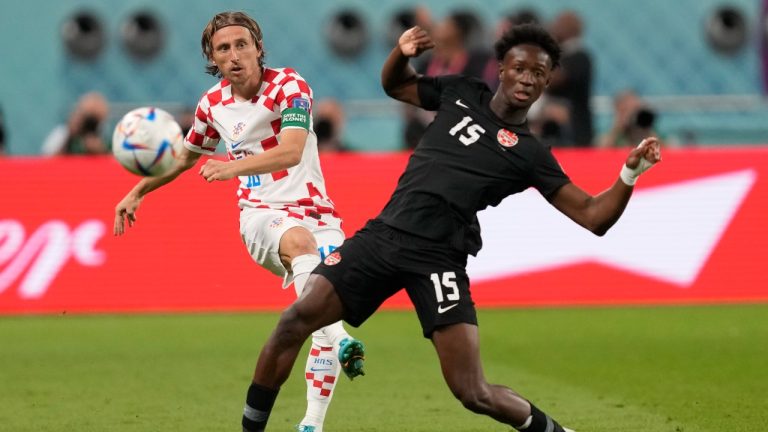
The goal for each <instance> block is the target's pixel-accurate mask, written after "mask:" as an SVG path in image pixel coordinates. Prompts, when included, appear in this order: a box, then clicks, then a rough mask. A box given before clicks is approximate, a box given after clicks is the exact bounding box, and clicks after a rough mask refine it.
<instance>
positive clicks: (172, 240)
mask: <svg viewBox="0 0 768 432" xmlns="http://www.w3.org/2000/svg"><path fill="white" fill-rule="evenodd" d="M556 154H557V157H558V159H559V160H560V162H561V164H562V165H563V167H564V169H565V170H566V171H567V172H568V174H569V175H570V176H571V178H572V179H573V180H574V182H575V183H576V184H578V185H579V186H581V187H582V188H584V189H585V190H587V191H588V192H590V193H598V192H600V191H601V190H602V189H604V188H606V187H608V186H609V185H610V184H611V182H613V181H614V180H615V179H616V178H617V174H618V171H619V168H620V166H621V163H622V162H623V159H624V157H625V155H626V153H625V151H623V150H615V151H614V150H611V151H595V150H592V151H590V150H582V151H578V150H560V151H557V152H556ZM407 157H408V155H407V154H334V155H324V156H323V159H322V165H323V169H324V172H325V175H326V180H327V187H328V191H329V193H330V195H331V197H332V198H333V199H334V201H335V202H336V204H337V207H338V210H339V211H340V213H341V214H342V216H343V217H344V221H345V222H344V229H345V231H346V232H347V235H351V234H352V233H353V232H354V231H355V230H356V229H358V228H359V227H361V226H362V225H363V223H364V222H365V221H366V220H367V219H368V218H371V217H373V216H375V215H376V214H377V213H378V211H379V210H380V209H381V207H382V206H383V205H384V203H385V202H386V200H387V198H388V197H389V195H390V193H391V192H392V190H393V189H394V186H395V184H396V182H397V178H398V177H399V175H400V173H401V172H402V169H403V168H404V166H405V164H406V162H407ZM767 176H768V149H761V148H751V149H747V148H739V149H666V150H665V153H664V161H663V162H662V163H661V164H660V165H659V166H658V167H655V168H653V169H652V170H651V171H649V172H648V173H647V174H645V175H643V177H642V178H641V179H640V181H639V182H638V185H637V187H636V190H635V195H634V196H633V198H632V201H631V202H630V205H629V206H628V208H627V210H626V211H625V213H624V215H623V217H622V219H621V220H620V221H619V222H618V223H617V224H616V226H615V227H614V228H613V229H612V230H611V231H610V232H609V233H608V234H607V235H606V236H604V237H595V236H593V235H592V234H590V233H588V232H586V231H585V230H583V229H581V228H580V227H578V226H576V225H575V224H573V223H572V222H571V221H569V220H567V219H566V218H565V217H564V216H562V215H560V214H559V213H558V212H557V211H556V210H555V209H554V208H552V207H551V206H549V205H548V204H547V203H546V201H544V200H543V199H542V198H541V197H540V196H539V195H538V194H537V193H536V192H535V191H531V190H529V191H526V192H524V193H523V194H519V195H517V196H514V197H510V198H508V199H507V200H505V201H504V202H502V204H501V205H500V206H498V207H496V208H492V209H488V210H486V211H484V212H482V213H481V214H480V221H481V225H482V228H483V241H484V244H485V245H484V248H483V250H481V251H480V253H479V254H478V257H477V258H474V259H471V260H470V263H469V267H468V270H469V273H470V277H471V278H472V281H473V285H472V294H473V298H474V299H475V301H476V303H477V304H478V305H479V306H519V305H572V304H632V303H704V302H751V301H766V300H768V276H766V273H765V272H764V271H763V263H764V262H766V261H767V260H768V252H766V247H765V246H764V245H765V244H768V226H766V224H765V223H764V221H765V216H764V215H765V214H766V212H768V180H766V177H767ZM0 181H1V182H2V186H1V187H0V313H4V314H18V313H62V312H112V311H121V312H122V311H205V310H257V309H270V310H279V309H282V308H283V307H285V306H286V305H288V304H289V303H290V302H291V301H292V299H293V291H292V290H290V289H289V290H282V289H280V280H279V279H278V278H277V277H275V276H273V275H271V274H270V273H268V272H267V271H265V270H263V269H261V268H260V267H258V266H257V265H256V264H255V263H253V262H252V261H251V258H250V257H249V256H248V254H247V252H246V250H245V248H244V247H243V245H242V243H241V240H240V237H239V234H238V226H237V223H238V208H237V206H236V195H235V193H236V185H235V183H234V182H218V183H213V184H208V183H206V182H205V181H203V180H202V179H201V178H200V177H199V176H197V175H196V173H195V171H194V170H193V171H190V172H189V173H186V174H185V175H183V176H182V177H180V178H179V179H178V180H177V181H175V182H173V183H171V184H169V185H167V186H165V187H163V188H161V189H160V190H158V191H155V192H153V193H151V194H150V195H149V196H147V197H146V198H145V200H144V202H143V203H142V207H141V208H140V209H139V212H138V213H137V216H138V220H137V223H136V225H135V226H134V227H133V228H130V229H129V230H128V233H127V234H126V235H124V236H122V237H119V238H117V237H114V236H112V224H113V219H114V206H115V204H116V203H117V202H118V200H119V199H120V198H121V197H122V196H123V195H124V194H125V193H126V192H127V191H128V190H129V189H130V188H131V187H132V186H133V185H134V184H135V182H136V181H137V177H135V176H133V175H132V174H129V173H128V172H127V171H125V170H123V169H122V168H121V167H120V166H119V165H118V164H117V163H116V162H115V161H113V160H112V159H111V158H110V157H97V158H79V157H71V158H53V159H42V158H6V159H0ZM408 304H409V303H408V299H407V297H406V296H404V295H398V296H396V297H394V298H393V299H391V300H390V301H389V302H388V303H387V306H388V307H404V306H407V305H408Z"/></svg>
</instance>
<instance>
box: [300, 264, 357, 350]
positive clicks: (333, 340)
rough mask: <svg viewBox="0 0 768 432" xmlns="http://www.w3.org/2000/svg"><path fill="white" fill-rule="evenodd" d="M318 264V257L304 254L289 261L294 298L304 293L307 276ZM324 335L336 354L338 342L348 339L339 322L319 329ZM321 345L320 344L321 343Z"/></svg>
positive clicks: (347, 334) (314, 336)
mask: <svg viewBox="0 0 768 432" xmlns="http://www.w3.org/2000/svg"><path fill="white" fill-rule="evenodd" d="M318 264H320V257H319V256H317V255H312V254H306V255H299V256H297V257H296V258H294V259H293V261H291V271H292V272H293V287H294V289H295V290H296V297H299V296H301V293H302V292H303V291H304V286H305V285H306V284H307V279H309V274H310V273H311V272H312V270H314V269H315V267H317V265H318ZM321 331H322V332H323V333H325V337H326V338H327V344H328V346H332V347H333V348H334V352H336V353H337V354H338V349H339V342H341V341H342V339H344V338H348V337H350V336H349V333H347V331H346V330H345V329H344V326H343V325H342V324H341V321H338V322H335V323H333V324H331V325H329V326H326V327H323V328H322V329H321ZM316 337H319V335H315V334H313V338H316ZM321 345H322V342H321Z"/></svg>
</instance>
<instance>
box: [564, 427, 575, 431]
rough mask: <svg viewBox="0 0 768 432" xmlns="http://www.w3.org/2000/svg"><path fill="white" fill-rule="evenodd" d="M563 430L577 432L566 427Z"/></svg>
mask: <svg viewBox="0 0 768 432" xmlns="http://www.w3.org/2000/svg"><path fill="white" fill-rule="evenodd" d="M563 430H564V431H565V432H576V431H575V430H573V429H568V428H567V427H564V428H563Z"/></svg>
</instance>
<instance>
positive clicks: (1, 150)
mask: <svg viewBox="0 0 768 432" xmlns="http://www.w3.org/2000/svg"><path fill="white" fill-rule="evenodd" d="M5 138H6V134H5V119H4V118H3V110H2V109H0V156H3V155H5V154H7V149H6V144H5Z"/></svg>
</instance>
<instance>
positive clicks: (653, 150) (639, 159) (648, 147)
mask: <svg viewBox="0 0 768 432" xmlns="http://www.w3.org/2000/svg"><path fill="white" fill-rule="evenodd" d="M660 147H661V146H660V144H659V139H658V138H656V137H648V138H646V139H644V140H642V141H641V142H640V144H638V145H637V147H635V148H634V149H632V151H631V152H629V156H627V161H626V162H625V163H624V166H623V167H622V169H621V173H620V175H619V177H621V179H622V181H624V183H625V184H627V185H629V186H632V185H634V184H635V182H636V181H637V178H638V177H640V174H642V173H644V172H646V171H647V170H648V169H650V168H651V167H652V166H654V165H655V164H656V163H658V162H660V161H661V148H660Z"/></svg>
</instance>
